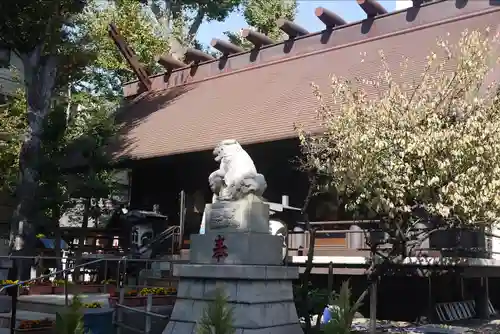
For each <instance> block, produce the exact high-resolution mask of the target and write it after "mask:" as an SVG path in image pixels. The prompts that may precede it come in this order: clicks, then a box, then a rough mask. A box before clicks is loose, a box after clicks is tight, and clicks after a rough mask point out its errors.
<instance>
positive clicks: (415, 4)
mask: <svg viewBox="0 0 500 334" xmlns="http://www.w3.org/2000/svg"><path fill="white" fill-rule="evenodd" d="M432 1H434V0H412V3H413V7H418V6H421V5H423V4H425V3H426V2H432Z"/></svg>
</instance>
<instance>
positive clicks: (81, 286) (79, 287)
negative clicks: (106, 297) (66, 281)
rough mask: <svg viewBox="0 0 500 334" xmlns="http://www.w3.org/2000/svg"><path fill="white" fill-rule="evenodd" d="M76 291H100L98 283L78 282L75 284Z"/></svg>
mask: <svg viewBox="0 0 500 334" xmlns="http://www.w3.org/2000/svg"><path fill="white" fill-rule="evenodd" d="M77 291H78V292H80V293H99V292H101V286H100V285H90V284H88V285H87V284H79V285H77Z"/></svg>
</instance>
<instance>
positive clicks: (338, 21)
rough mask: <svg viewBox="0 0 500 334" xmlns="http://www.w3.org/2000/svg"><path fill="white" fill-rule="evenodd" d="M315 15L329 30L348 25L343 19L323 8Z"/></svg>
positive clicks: (317, 10) (318, 9) (317, 9)
mask: <svg viewBox="0 0 500 334" xmlns="http://www.w3.org/2000/svg"><path fill="white" fill-rule="evenodd" d="M314 14H315V15H316V17H317V18H318V19H320V21H321V22H323V23H324V25H325V26H326V27H327V28H333V27H337V26H341V25H344V24H346V23H347V22H346V21H345V20H344V19H343V18H341V17H340V16H338V15H337V14H335V13H334V12H332V11H330V10H328V9H326V8H323V7H318V8H316V9H315V10H314Z"/></svg>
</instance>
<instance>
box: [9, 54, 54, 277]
mask: <svg viewBox="0 0 500 334" xmlns="http://www.w3.org/2000/svg"><path fill="white" fill-rule="evenodd" d="M41 52H42V46H39V47H37V48H35V50H34V51H33V52H31V53H30V54H28V55H24V56H22V61H23V66H24V81H25V92H26V102H27V110H26V115H27V119H28V127H27V130H26V134H25V136H24V140H23V143H22V146H21V152H20V154H19V183H18V186H17V191H16V192H17V194H16V195H17V200H18V204H17V207H16V209H15V211H14V215H13V217H12V222H11V231H10V248H11V254H13V255H18V256H26V257H34V256H35V254H34V253H35V247H36V235H35V233H36V224H37V222H36V216H37V211H38V210H37V202H38V201H37V193H38V187H39V171H38V165H39V156H40V146H41V135H42V133H43V121H44V119H45V117H46V116H47V114H48V112H49V109H50V103H51V97H52V90H53V88H54V84H55V77H56V72H57V68H56V58H55V57H54V56H43V57H42V56H41ZM32 264H33V261H32V260H25V261H22V260H18V261H17V267H18V268H17V276H18V277H19V278H20V279H26V278H29V276H30V270H31V266H32Z"/></svg>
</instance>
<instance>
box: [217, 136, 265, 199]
mask: <svg viewBox="0 0 500 334" xmlns="http://www.w3.org/2000/svg"><path fill="white" fill-rule="evenodd" d="M213 155H214V156H215V161H217V162H219V163H220V167H219V169H218V170H216V171H214V172H213V173H212V174H210V176H209V177H208V183H209V184H210V188H211V189H212V191H213V192H214V199H213V202H220V201H236V200H239V199H241V198H243V197H245V196H246V195H248V194H254V195H256V196H258V197H261V196H262V194H263V193H264V191H265V190H266V187H267V183H266V179H265V178H264V175H262V174H259V173H257V169H256V168H255V164H254V163H253V161H252V158H250V156H249V155H248V153H247V152H246V151H245V150H244V149H243V147H241V145H240V144H239V143H238V142H237V141H236V140H234V139H228V140H223V141H221V142H220V143H219V144H218V145H217V146H216V147H215V149H214V151H213Z"/></svg>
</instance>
